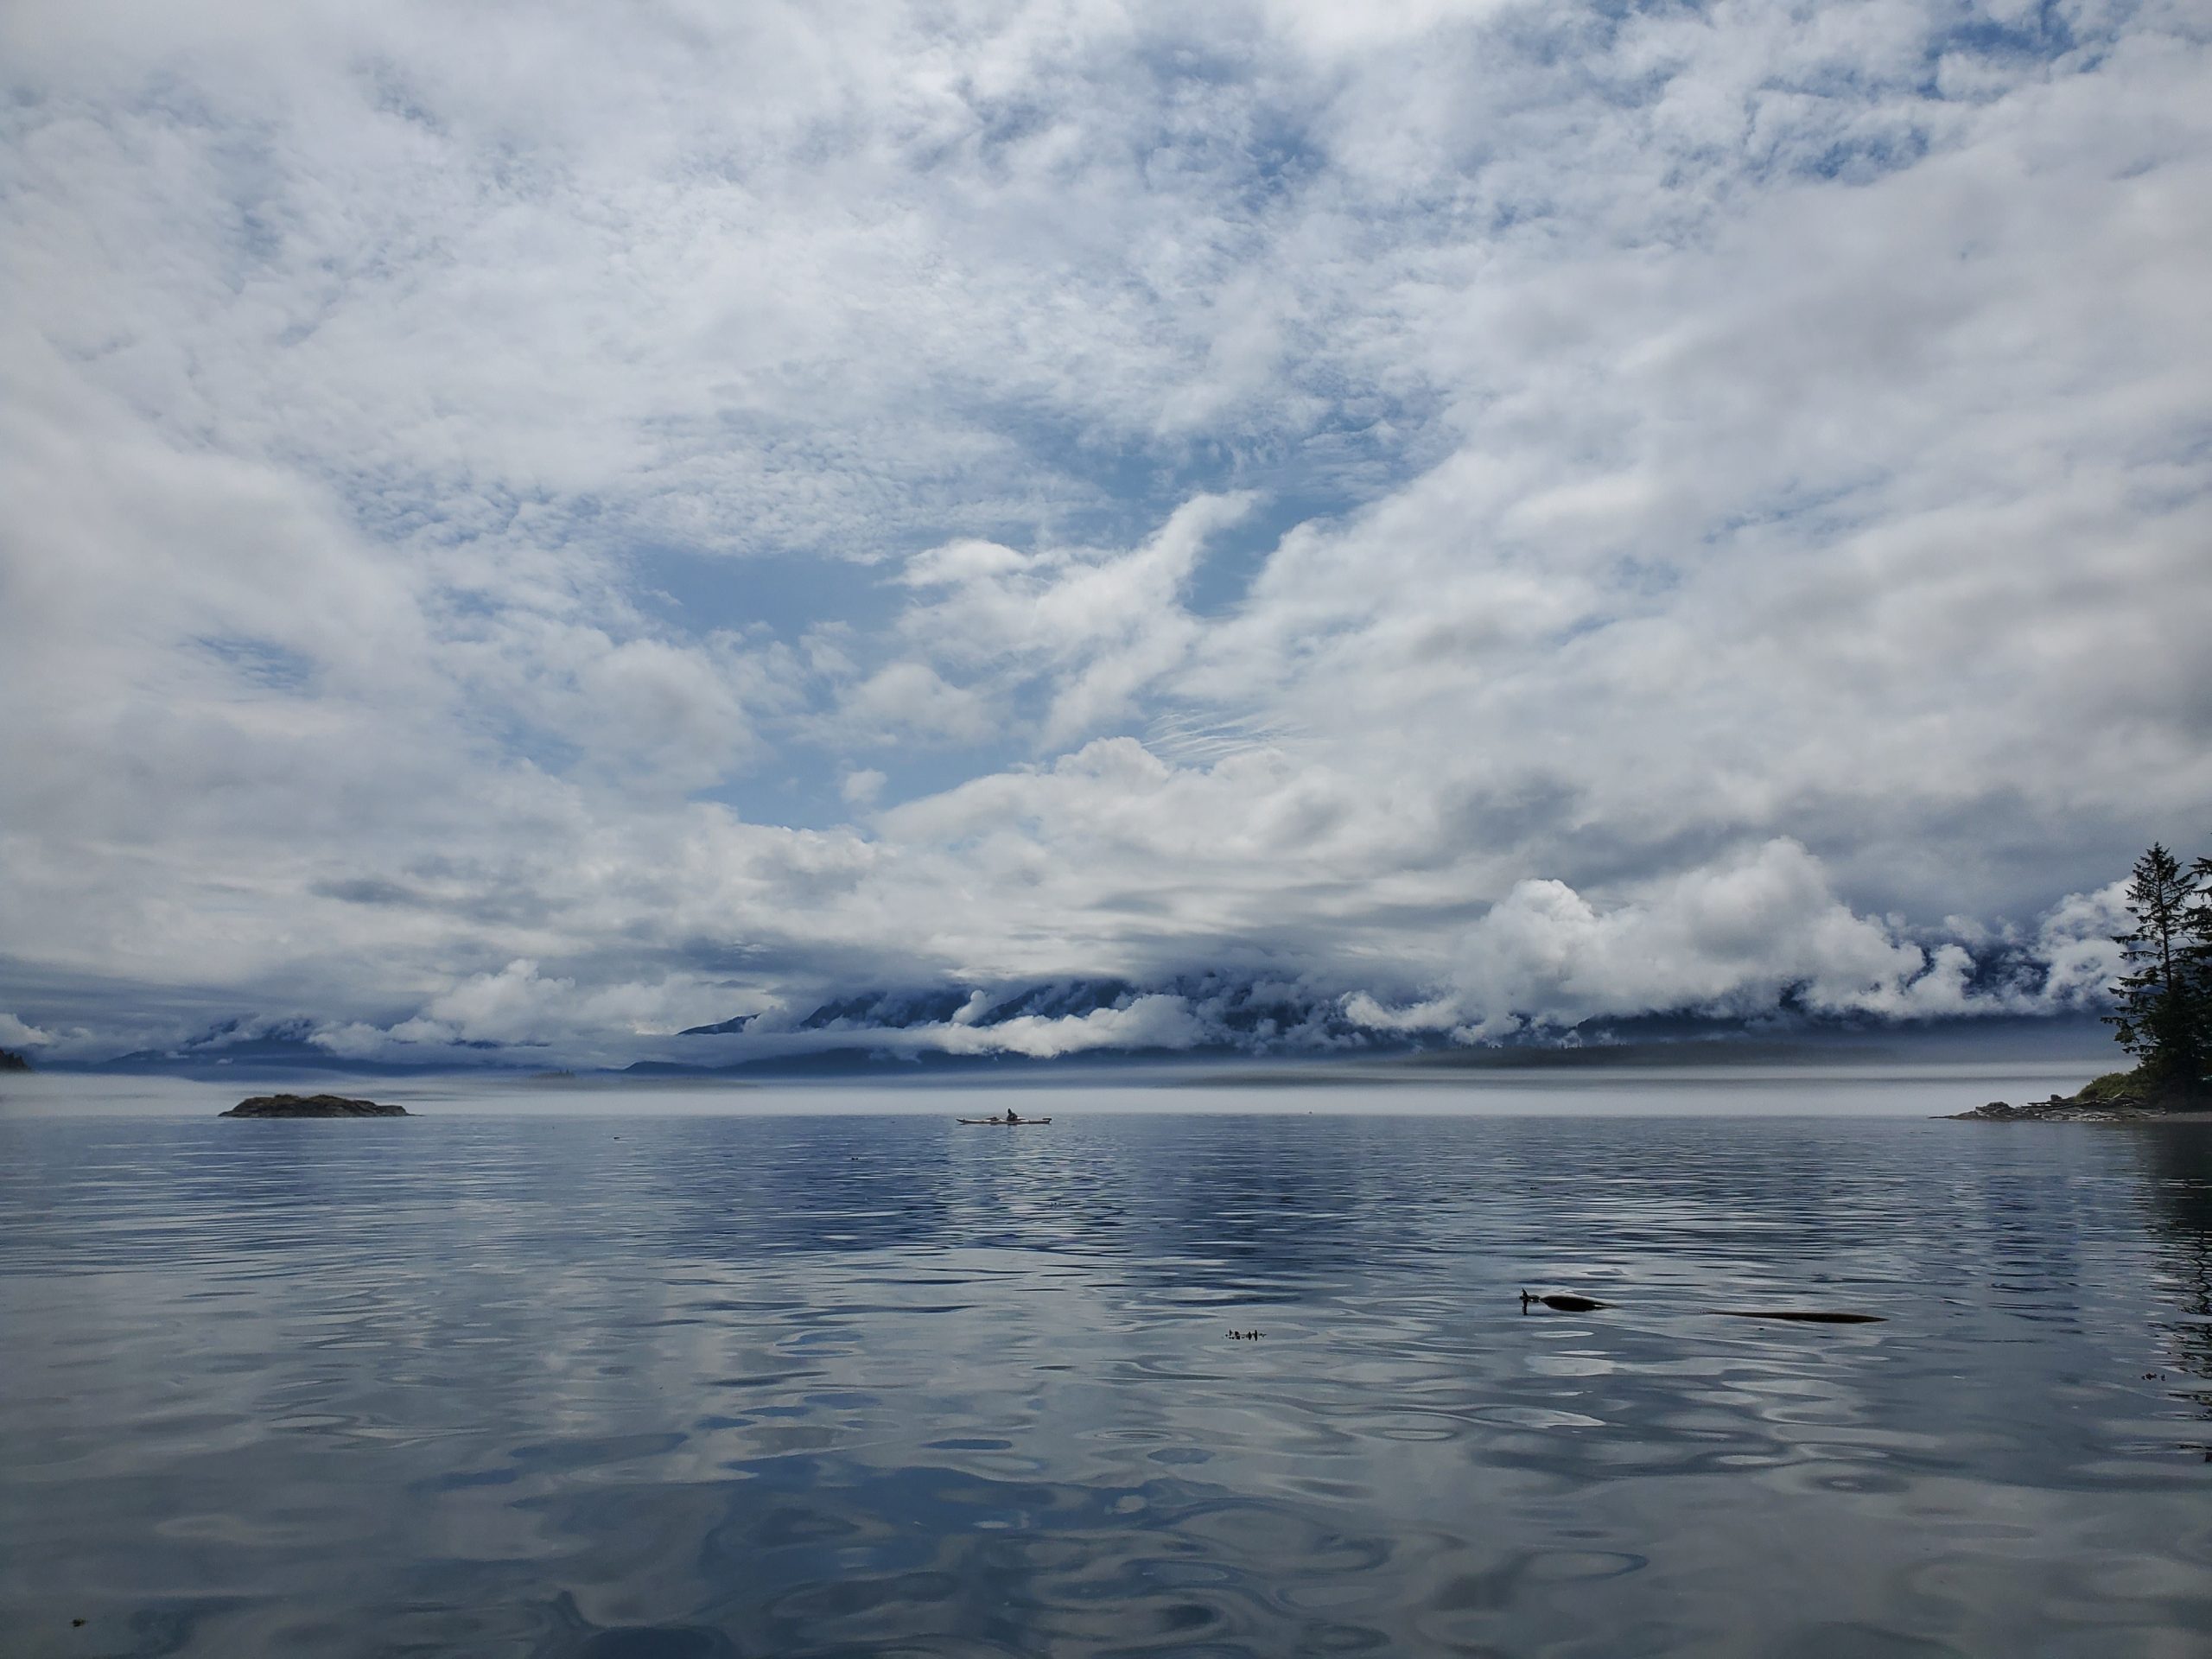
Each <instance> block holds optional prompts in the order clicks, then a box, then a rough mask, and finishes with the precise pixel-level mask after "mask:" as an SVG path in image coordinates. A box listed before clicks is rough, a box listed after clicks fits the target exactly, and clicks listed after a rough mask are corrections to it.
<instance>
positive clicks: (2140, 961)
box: [2082, 842, 2212, 1105]
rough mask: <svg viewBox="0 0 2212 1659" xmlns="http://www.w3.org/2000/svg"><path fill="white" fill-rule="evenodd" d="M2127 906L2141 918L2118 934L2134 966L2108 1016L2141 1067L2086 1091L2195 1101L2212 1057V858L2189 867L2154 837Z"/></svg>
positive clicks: (2135, 872) (2135, 875) (2137, 871)
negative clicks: (2208, 1060) (2116, 1003)
mask: <svg viewBox="0 0 2212 1659" xmlns="http://www.w3.org/2000/svg"><path fill="white" fill-rule="evenodd" d="M2127 911H2128V914H2129V916H2130V917H2131V918H2133V921H2134V926H2133V927H2132V928H2130V929H2129V930H2128V931H2126V932H2125V933H2122V934H2120V935H2118V936H2117V938H2118V940H2119V943H2120V948H2121V950H2123V951H2124V952H2125V954H2126V958H2127V967H2128V971H2127V972H2126V974H2124V975H2122V976H2120V980H2119V982H2118V983H2117V984H2116V985H2114V987H2113V995H2114V996H2115V997H2116V999H2117V1001H2118V1003H2119V1006H2118V1007H2117V1008H2116V1009H2115V1010H2114V1011H2113V1013H2111V1014H2107V1015H2106V1016H2105V1018H2106V1019H2107V1021H2108V1022H2109V1023H2110V1024H2111V1025H2112V1026H2113V1028H2114V1030H2115V1032H2116V1033H2117V1035H2118V1036H2119V1039H2120V1046H2122V1047H2123V1048H2125V1049H2126V1051H2127V1052H2129V1053H2130V1054H2133V1056H2134V1057H2135V1070H2134V1071H2132V1072H2115V1073H2113V1074H2112V1075H2111V1076H2109V1077H2099V1078H2098V1079H2097V1080H2096V1082H2094V1083H2093V1084H2090V1085H2089V1087H2088V1089H2085V1090H2082V1097H2083V1098H2085V1099H2086V1097H2087V1096H2089V1094H2090V1093H2091V1091H2092V1090H2102V1091H2103V1096H2104V1097H2105V1098H2112V1097H2114V1096H2121V1095H2125V1096H2128V1097H2131V1098H2133V1099H2137V1100H2157V1101H2162V1102H2171V1103H2173V1104H2175V1105H2185V1104H2193V1103H2196V1102H2197V1101H2199V1100H2201V1099H2202V1096H2204V1094H2205V1092H2206V1090H2205V1077H2204V1071H2205V1064H2206V1061H2207V1059H2208V1058H2212V858H2200V859H2197V860H2196V861H2195V862H2194V863H2191V864H2190V865H2189V866H2187V867H2186V868H2184V867H2183V864H2182V862H2181V861H2180V860H2179V859H2177V858H2176V857H2175V856H2174V855H2172V854H2171V853H2170V852H2168V851H2167V850H2166V849H2165V848H2164V846H2163V845H2161V844H2159V843H2157V842H2153V843H2152V846H2151V849H2150V850H2149V851H2147V852H2145V854H2144V855H2143V856H2142V857H2140V858H2139V859H2137V860H2136V861H2135V868H2134V869H2133V871H2132V872H2131V879H2130V880H2129V882H2128V886H2127Z"/></svg>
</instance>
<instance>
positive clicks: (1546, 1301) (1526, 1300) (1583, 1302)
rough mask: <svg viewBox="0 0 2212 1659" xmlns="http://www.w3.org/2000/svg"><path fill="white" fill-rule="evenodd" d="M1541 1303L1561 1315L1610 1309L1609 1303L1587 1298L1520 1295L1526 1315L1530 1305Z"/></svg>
mask: <svg viewBox="0 0 2212 1659" xmlns="http://www.w3.org/2000/svg"><path fill="white" fill-rule="evenodd" d="M1537 1302H1541V1303H1542V1304H1543V1305H1544V1306H1546V1307H1549V1308H1555V1309H1557V1310H1558V1311H1559V1312H1560V1313H1595V1312H1596V1311H1597V1310H1598V1309H1599V1308H1601V1307H1611V1306H1612V1304H1611V1302H1595V1301H1592V1300H1590V1298H1588V1297H1587V1296H1537V1295H1534V1294H1531V1293H1529V1292H1528V1291H1525V1290H1524V1291H1522V1293H1521V1311H1522V1313H1527V1312H1528V1311H1529V1307H1530V1306H1531V1305H1532V1304H1535V1303H1537Z"/></svg>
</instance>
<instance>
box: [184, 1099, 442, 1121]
mask: <svg viewBox="0 0 2212 1659" xmlns="http://www.w3.org/2000/svg"><path fill="white" fill-rule="evenodd" d="M221 1116H224V1117H406V1116H410V1113H409V1111H408V1109H406V1108H405V1107H404V1106H388V1105H386V1104H385V1103H383V1102H382V1101H376V1100H348V1099H347V1098H346V1096H343V1095H256V1096H253V1097H252V1098H251V1099H250V1100H242V1101H240V1102H238V1104H237V1105H235V1106H233V1107H232V1108H231V1109H230V1110H229V1111H227V1112H224V1113H222V1114H221Z"/></svg>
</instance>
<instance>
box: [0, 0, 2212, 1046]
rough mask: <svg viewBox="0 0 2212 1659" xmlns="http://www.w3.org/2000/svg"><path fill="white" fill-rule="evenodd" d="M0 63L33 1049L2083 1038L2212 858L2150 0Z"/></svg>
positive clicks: (222, 17)
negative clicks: (1255, 1010) (864, 1038)
mask: <svg viewBox="0 0 2212 1659" xmlns="http://www.w3.org/2000/svg"><path fill="white" fill-rule="evenodd" d="M0 81H4V97H0V296H4V299H5V303H4V304H0V501H4V503H5V510H4V512H0V779H4V783H3V784H0V1043H5V1044H8V1045H10V1046H16V1047H19V1048H22V1049H23V1050H24V1051H25V1052H29V1053H31V1054H32V1055H33V1056H34V1058H37V1057H39V1056H41V1055H43V1056H45V1057H47V1058H69V1057H84V1056H90V1055H97V1054H101V1053H112V1052H119V1051H121V1050H123V1049H126V1048H130V1047H134V1046H144V1045H149V1044H151V1045H160V1044H163V1043H171V1042H176V1041H179V1040H182V1039H186V1038H188V1037H189V1036H190V1035H192V1033H194V1032H197V1031H202V1030H204V1029H205V1028H207V1027H208V1026H209V1025H210V1024H212V1023H214V1022H217V1021H223V1020H238V1021H241V1022H243V1023H241V1024H238V1025H237V1026H235V1027H232V1029H233V1030H234V1031H260V1030H268V1029H277V1028H278V1027H280V1026H281V1027H282V1028H283V1029H284V1030H288V1031H291V1032H295V1033H307V1034H308V1038H309V1039H310V1040H312V1041H314V1042H315V1043H317V1044H319V1045H321V1046H323V1047H325V1048H327V1050H329V1051H330V1052H332V1053H334V1054H338V1055H343V1056H349V1057H353V1058H379V1057H381V1058H391V1057H394V1056H399V1057H421V1058H438V1057H448V1058H450V1057H453V1056H464V1057H465V1056H468V1055H481V1054H485V1053H488V1052H507V1051H510V1050H512V1049H514V1048H516V1047H517V1046H520V1047H522V1048H524V1049H525V1050H527V1051H528V1052H531V1053H533V1054H537V1055H541V1056H545V1057H550V1058H560V1059H563V1060H571V1059H573V1060H576V1061H580V1062H590V1063H601V1062H607V1063H613V1062H618V1061H620V1060H621V1059H622V1058H625V1057H637V1056H641V1055H652V1054H672V1053H676V1052H685V1053H691V1052H700V1050H701V1048H702V1045H704V1046H715V1045H720V1046H722V1047H725V1048H727V1047H731V1046H741V1045H742V1044H743V1043H745V1042H747V1041H761V1040H769V1039H772V1038H773V1037H774V1035H775V1033H778V1032H779V1031H786V1030H788V1028H789V1027H791V1026H792V1025H794V1024H795V1023H796V1022H798V1021H799V1020H801V1019H802V1017H803V1016H804V1015H805V1014H807V1013H808V1012H809V1011H810V1010H811V1009H813V1008H814V1007H817V1005H818V1004H819V1003H821V1002H822V1001H824V1000H825V999H829V998H834V997H836V996H840V995H852V994H855V993H857V992H860V991H869V990H883V989H893V990H897V989H903V988H951V989H952V990H953V991H955V992H957V993H963V994H964V993H968V992H973V993H975V994H976V1000H974V1001H972V1003H970V1004H963V1013H962V1014H959V1015H955V1016H953V1017H950V1018H938V1019H936V1020H933V1021H931V1032H930V1033H929V1034H928V1035H927V1037H926V1038H925V1039H923V1040H925V1041H926V1042H928V1043H930V1044H931V1045H934V1046H944V1047H950V1048H953V1049H955V1050H957V1051H958V1052H995V1051H996V1050H999V1049H1003V1048H1011V1049H1014V1050H1016V1051H1018V1052H1027V1053H1035V1054H1058V1053H1062V1052H1071V1051H1077V1050H1087V1049H1097V1048H1102V1047H1104V1048H1111V1047H1116V1046H1131V1045H1139V1046H1165V1047H1171V1048H1173V1047H1181V1046H1191V1045H1193V1044H1199V1043H1204V1042H1206V1041H1208V1040H1211V1039H1213V1038H1216V1037H1218V1036H1219V1034H1220V1033H1221V1032H1222V1030H1223V1029H1224V1027H1222V1025H1221V1015H1222V1013H1223V1009H1224V1007H1225V1006H1227V1005H1226V1004H1225V1003H1224V1001H1223V999H1224V997H1225V998H1227V999H1228V1000H1229V1001H1230V1002H1234V1001H1236V999H1238V998H1240V997H1241V998H1244V999H1245V1000H1247V1001H1250V1000H1251V999H1253V998H1255V997H1257V998H1261V999H1262V1000H1265V999H1274V1000H1276V1001H1281V1002H1283V1003H1284V1005H1285V1006H1292V1005H1295V1006H1298V1007H1306V1008H1308V1009H1313V1010H1320V1011H1323V1012H1324V1013H1325V1014H1326V1015H1327V1020H1326V1021H1325V1024H1326V1027H1327V1031H1326V1033H1323V1029H1322V1025H1320V1024H1313V1025H1312V1027H1311V1029H1310V1030H1309V1031H1308V1032H1307V1035H1308V1036H1309V1037H1312V1038H1313V1040H1315V1041H1321V1040H1324V1037H1325V1040H1327V1041H1330V1042H1339V1043H1341V1042H1344V1041H1352V1042H1358V1041H1364V1040H1367V1039H1369V1038H1370V1037H1371V1038H1372V1039H1374V1040H1376V1041H1393V1040H1406V1039H1421V1040H1436V1041H1459V1042H1465V1043H1482V1042H1489V1041H1497V1040H1501V1039H1508V1038H1514V1037H1525V1036H1528V1035H1529V1034H1532V1033H1533V1034H1537V1035H1540V1036H1544V1037H1546V1038H1548V1039H1550V1038H1559V1037H1565V1036H1568V1035H1570V1034H1572V1033H1587V1032H1592V1031H1595V1030H1597V1029H1599V1027H1600V1026H1602V1023H1603V1022H1604V1021H1606V1020H1621V1019H1627V1018H1630V1017H1633V1016H1636V1015H1638V1014H1663V1013H1681V1012H1691V1013H1696V1014H1712V1015H1715V1016H1719V1017H1725V1018H1728V1019H1733V1020H1753V1021H1757V1020H1762V1019H1768V1018H1773V1017H1778V1016H1779V1014H1785V1013H1786V1014H1789V1015H1790V1016H1791V1017H1803V1016H1811V1017H1816V1018H1830V1019H1836V1020H1899V1019H1903V1020H1923V1019H1932V1018H1946V1017H1952V1016H1960V1015H1971V1014H1991V1013H2004V1014H2037V1013H2044V1012H2053V1011H2063V1010H2067V1009H2082V1008H2088V1007H2094V1006H2096V1004H2097V1000H2098V997H2099V995H2100V989H2101V986H2102V985H2103V983H2104V982H2105V981H2106V979H2107V977H2108V976H2109V975H2110V973H2111V971H2112V969H2113V947H2112V946H2111V945H2110V944H2109V942H2108V940H2107V938H2106V936H2107V934H2109V933H2110V932H2111V931H2113V927H2114V926H2115V925H2116V917H2117V912H2116V908H2115V906H2116V904H2117V898H2118V891H2117V888H2116V887H2115V886H2114V883H2115V880H2116V878H2118V877H2120V876H2121V875H2123V874H2124V873H2125V871H2126V866H2127V863H2128V862H2129V861H2130V860H2131V859H2132V858H2133V856H2134V855H2135V854H2136V853H2137V852H2138V851H2139V850H2140V849H2141V848H2142V847H2144V846H2145V845H2146V844H2147V843H2148V842H2150V841H2152V839H2154V838H2158V839H2163V840H2164V841H2166V842H2170V843H2173V844H2176V845H2177V846H2178V847H2179V848H2180V849H2181V850H2183V852H2184V853H2185V854H2190V853H2196V852H2201V851H2212V843H2208V838H2207V831H2208V830H2212V810H2208V808H2212V746H2209V745H2208V743H2207V741H2206V736H2207V734H2208V733H2212V651H2208V650H2207V649H2206V648H2205V645H2204V641H2205V639H2206V638H2207V637H2208V631H2209V630H2208V625H2212V512H2208V507H2212V499H2208V497H2209V496H2212V306H2208V304H2207V303H2206V299H2205V296H2206V295H2207V294H2208V293H2212V20H2208V17H2207V16H2206V14H2205V12H2204V11H2203V10H2202V8H2201V7H2198V6H2196V5H2193V4H2189V3H2162V0H2143V3H2120V0H2109V3H2108V0H2078V3H2058V0H2054V3H2015V0H1983V3H1966V0H1959V3H1935V0H1919V3H1908V0H1854V3H1787V0H1758V3H1745V4H1733V3H1713V4H1707V5H1695V4H1688V3H1681V4H1650V5H1637V4H1630V3H1622V0H1610V3H1587V4H1578V3H1573V0H1542V3H1534V0H1531V3H1518V0H1470V3H1446V0H1374V3H1370V4H1366V5H1362V6H1344V5H1341V4H1334V3H1306V0H1268V3H1260V0H1249V3H1233V0H1224V3H1222V4H1219V5H1209V6H1190V5H1167V4H1148V3H1106V0H1033V3H1027V4H1001V3H991V4H985V3H965V0H942V3H932V4H917V5H896V4H887V3H866V0H859V3H854V4H851V5H847V6H838V7H829V8H824V7H818V6H812V5H782V4H770V3H737V4H720V3H716V4H709V3H703V0H702V3H691V0H654V3H621V4H615V3H594V0H568V3H561V4H553V5H544V4H530V5H524V4H519V3H515V4H508V3H500V0H475V3H467V4H453V3H408V0H390V3H385V4H380V5H377V6H373V7H363V6H359V5H354V4H350V3H347V4H340V3H321V0H287V3H284V4H281V5H276V4H256V3H245V0H205V3H201V4H197V5H194V6H190V7H178V6H175V5H169V4H151V3H148V4H127V3H112V0H14V3H11V4H10V5H8V6H6V7H4V8H0ZM1999 959H2001V960H2002V961H2004V962H2005V963H2009V964H2011V965H2010V966H2009V967H2008V968H2007V969H2005V971H2004V972H2002V973H1996V974H1993V973H1992V972H1991V971H1989V968H1988V964H1989V963H1991V962H1993V961H1996V960H1999ZM1101 979H1106V980H1111V981H1114V982H1116V984H1117V985H1119V986H1122V987H1123V989H1122V990H1120V991H1118V992H1117V993H1116V995H1114V996H1113V997H1112V998H1111V999H1110V1000H1109V1001H1105V1002H1103V1003H1101V1004H1100V1005H1099V1006H1096V1007H1077V1008H1075V1009H1074V1010H1073V1011H1070V1009H1069V1008H1068V1007H1060V1006H1058V1005H1054V1007H1047V1008H1046V1011H1044V1012H1041V1013H1036V1014H1022V1015H1021V1016H1020V1017H1019V1018H1014V1019H1007V1018H1000V1019H995V1020H988V1021H987V1020H982V1019H981V1018H979V1017H978V1014H979V1011H980V1010H983V1009H985V1008H987V1007H990V1006H992V1005H994V1003H995V1002H997V1001H1001V1000H1002V999H1003V998H1004V997H1006V996H1008V995H1014V994H1015V993H1018V992H1020V991H1021V990H1022V989H1023V988H1027V987H1034V986H1037V985H1041V984H1046V983H1050V982H1061V981H1077V980H1092V981H1096V980H1101ZM1040 1006H1042V1005H1040ZM740 1014H755V1015H756V1016H757V1019H756V1021H755V1025H754V1028H753V1030H752V1031H751V1032H750V1033H741V1035H739V1036H736V1037H733V1038H730V1039H720V1038H717V1039H678V1038H677V1037H675V1036H674V1035H673V1033H677V1032H680V1031H682V1030H683V1029H684V1028H685V1027H690V1026H694V1025H697V1024H702V1023H709V1022H714V1021H719V1020H727V1019H729V1018H731V1017H732V1016H734V1015H740ZM1248 1023H1249V1022H1248ZM687 1042H688V1044H689V1047H687V1046H686V1044H687ZM717 1052H720V1051H719V1050H717Z"/></svg>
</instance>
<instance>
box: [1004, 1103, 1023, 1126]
mask: <svg viewBox="0 0 2212 1659" xmlns="http://www.w3.org/2000/svg"><path fill="white" fill-rule="evenodd" d="M1006 1121H1007V1122H1009V1123H1019V1122H1021V1114H1020V1112H1017V1111H1015V1110H1014V1108H1013V1107H1011V1106H1009V1107H1007V1109H1006Z"/></svg>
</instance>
